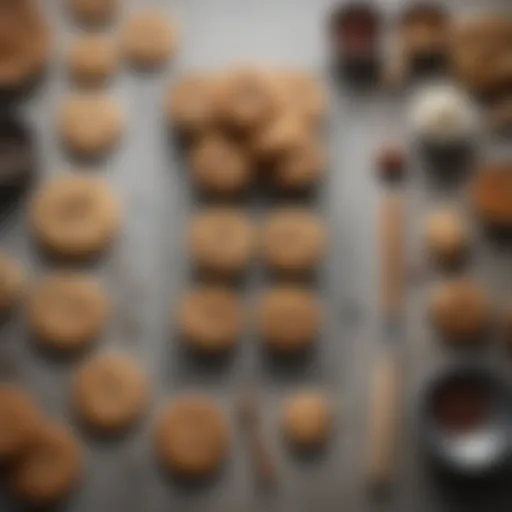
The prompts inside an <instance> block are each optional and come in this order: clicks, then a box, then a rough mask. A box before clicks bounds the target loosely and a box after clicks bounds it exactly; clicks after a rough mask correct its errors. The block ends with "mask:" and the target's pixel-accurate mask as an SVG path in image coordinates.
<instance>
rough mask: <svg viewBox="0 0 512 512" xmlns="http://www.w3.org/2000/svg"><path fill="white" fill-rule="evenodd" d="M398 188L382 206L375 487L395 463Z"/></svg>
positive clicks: (371, 463) (400, 267) (373, 416)
mask: <svg viewBox="0 0 512 512" xmlns="http://www.w3.org/2000/svg"><path fill="white" fill-rule="evenodd" d="M403 209H404V207H403V196H402V194H401V193H400V192H396V193H391V192H390V193H388V194H387V195H386V196H385V197H384V199H383V202H382V205H381V211H380V219H381V226H380V236H381V241H380V243H381V299H380V300H381V308H382V319H383V324H384V325H383V332H382V335H383V338H384V342H385V343H384V344H383V346H382V347H381V348H382V350H381V353H380V354H379V355H378V357H377V360H376V361H375V363H374V370H373V379H372V382H371V400H370V416H369V437H368V443H367V449H368V454H367V456H368V459H367V467H366V470H367V479H368V483H369V485H370V487H371V488H372V489H382V488H385V487H387V486H388V485H389V484H390V482H391V480H392V478H393V472H394V466H395V451H396V440H397V425H398V416H399V404H400V387H401V382H400V381H401V375H400V374H401V372H400V367H401V365H400V361H399V354H398V350H397V348H398V345H399V344H400V341H401V338H402V332H401V331H402V329H401V327H402V325H401V324H402V308H403V286H404V257H403V253H404V248H403V245H404V243H403V242H404V240H403V239H404V226H403V224H404V211H403Z"/></svg>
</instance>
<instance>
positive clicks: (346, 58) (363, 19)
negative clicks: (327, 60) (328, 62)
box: [329, 2, 381, 72]
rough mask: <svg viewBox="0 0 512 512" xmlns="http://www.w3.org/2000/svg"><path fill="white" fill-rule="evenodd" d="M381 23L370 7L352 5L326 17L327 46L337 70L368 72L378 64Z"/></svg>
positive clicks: (367, 4) (354, 3)
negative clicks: (328, 17)
mask: <svg viewBox="0 0 512 512" xmlns="http://www.w3.org/2000/svg"><path fill="white" fill-rule="evenodd" d="M380 26H381V20H380V15H379V13H378V11H377V9H376V8H375V7H374V6H373V5H372V4H371V3H365V2H353V3H349V4H348V5H347V4H343V5H341V6H338V7H337V8H335V9H334V10H333V11H332V13H331V16H330V26H329V30H330V42H331V48H332V53H333V60H334V64H335V66H336V67H337V68H338V69H344V70H349V71H365V72H372V71H374V70H375V68H376V67H377V64H378V62H379V56H380V52H379V47H380Z"/></svg>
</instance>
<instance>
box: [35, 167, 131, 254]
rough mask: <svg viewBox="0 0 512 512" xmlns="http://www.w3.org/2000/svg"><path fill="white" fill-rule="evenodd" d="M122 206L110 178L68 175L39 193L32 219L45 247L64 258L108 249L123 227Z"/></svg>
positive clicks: (37, 237)
mask: <svg viewBox="0 0 512 512" xmlns="http://www.w3.org/2000/svg"><path fill="white" fill-rule="evenodd" d="M120 216H121V214H120V206H119V203H118V201H117V199H116V197H115V196H114V194H113V193H112V191H111V190H110V188H109V186H108V184H107V182H106V181H103V180H102V179H101V178H96V177H90V176H78V175H76V176H75V175H66V176H64V177H61V178H57V179H55V180H54V181H52V182H50V183H49V184H47V185H45V186H44V187H43V188H42V189H41V190H40V191H39V192H38V193H36V195H35V197H34V200H33V203H32V207H31V211H30V222H31V225H32V230H33V232H34V235H35V237H36V239H37V241H38V242H39V243H40V244H41V245H42V247H43V248H45V249H47V250H49V251H51V252H52V253H55V254H56V255H58V256H61V257H64V258H86V257H89V256H92V255H95V254H97V253H99V252H101V251H102V250H104V249H106V248H107V247H108V246H109V245H110V243H111V242H112V240H113V239H114V238H115V236H116V235H117V232H118V231H119V227H120Z"/></svg>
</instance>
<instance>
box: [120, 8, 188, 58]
mask: <svg viewBox="0 0 512 512" xmlns="http://www.w3.org/2000/svg"><path fill="white" fill-rule="evenodd" d="M177 45H178V30H177V28H176V26H175V24H174V23H173V22H172V21H171V20H170V19H169V18H168V16H166V14H165V13H163V12H160V11H156V10H150V9H147V10H144V11H141V12H139V13H137V14H136V15H135V16H133V17H132V18H131V19H130V20H129V21H128V24H127V25H126V27H125V29H124V34H123V48H124V54H125V55H126V57H127V58H128V59H129V60H130V62H132V63H133V64H135V65H136V66H138V67H141V68H154V67H157V66H159V65H161V64H163V63H164V62H165V61H166V60H167V59H169V58H171V57H173V56H174V54H175V53H176V49H177Z"/></svg>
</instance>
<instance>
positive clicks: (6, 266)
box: [0, 253, 25, 314]
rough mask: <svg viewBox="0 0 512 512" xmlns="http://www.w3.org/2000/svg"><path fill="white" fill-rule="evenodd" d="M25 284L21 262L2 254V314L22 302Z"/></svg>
mask: <svg viewBox="0 0 512 512" xmlns="http://www.w3.org/2000/svg"><path fill="white" fill-rule="evenodd" d="M24 284H25V283H24V273H23V269H22V267H21V264H20V262H19V261H17V260H15V259H13V258H11V257H9V256H7V255H6V254H2V253H0V314H1V313H4V312H6V311H7V310H8V309H10V308H11V307H12V306H14V305H15V304H16V303H17V302H18V301H19V300H20V298H21V295H22V294H23V291H24Z"/></svg>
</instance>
